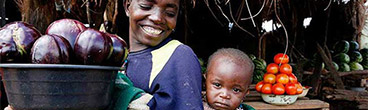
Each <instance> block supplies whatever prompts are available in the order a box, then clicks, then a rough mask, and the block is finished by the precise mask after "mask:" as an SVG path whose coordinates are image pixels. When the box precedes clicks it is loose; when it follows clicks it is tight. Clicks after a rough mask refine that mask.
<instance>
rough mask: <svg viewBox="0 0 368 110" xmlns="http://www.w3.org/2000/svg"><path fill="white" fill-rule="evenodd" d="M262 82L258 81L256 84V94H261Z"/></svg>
mask: <svg viewBox="0 0 368 110" xmlns="http://www.w3.org/2000/svg"><path fill="white" fill-rule="evenodd" d="M263 84H264V82H263V81H259V82H258V83H257V84H256V91H257V92H261V91H262V86H263Z"/></svg>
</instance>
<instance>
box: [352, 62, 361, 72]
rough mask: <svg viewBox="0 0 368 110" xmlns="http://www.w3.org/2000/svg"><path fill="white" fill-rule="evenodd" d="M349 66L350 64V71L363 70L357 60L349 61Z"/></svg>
mask: <svg viewBox="0 0 368 110" xmlns="http://www.w3.org/2000/svg"><path fill="white" fill-rule="evenodd" d="M349 66H350V70H351V71H354V70H363V66H362V65H361V64H359V63H358V62H351V63H349Z"/></svg>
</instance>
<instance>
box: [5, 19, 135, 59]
mask: <svg viewBox="0 0 368 110" xmlns="http://www.w3.org/2000/svg"><path fill="white" fill-rule="evenodd" d="M127 55H128V47H127V44H126V42H125V41H124V40H123V39H122V38H121V37H119V36H117V35H115V34H109V33H105V32H101V31H98V30H95V29H92V28H87V27H85V26H84V24H83V23H81V22H79V21H77V20H73V19H60V20H57V21H54V22H53V23H51V24H50V25H49V26H48V28H47V30H46V32H45V34H44V35H42V34H41V33H40V32H39V31H38V30H37V29H36V28H35V27H33V26H32V25H29V24H27V23H24V22H21V21H18V22H12V23H9V24H7V25H5V26H4V27H2V28H1V29H0V62H1V63H35V64H83V65H108V66H121V65H122V63H123V62H124V60H125V59H126V57H127Z"/></svg>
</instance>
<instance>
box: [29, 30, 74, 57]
mask: <svg viewBox="0 0 368 110" xmlns="http://www.w3.org/2000/svg"><path fill="white" fill-rule="evenodd" d="M72 52H73V50H72V48H71V46H70V44H69V42H68V40H66V39H65V38H64V37H61V36H58V35H43V36H41V37H40V38H39V39H38V40H37V41H36V42H35V43H34V44H33V47H32V50H31V60H32V63H37V64H68V63H69V62H70V59H71V54H72Z"/></svg>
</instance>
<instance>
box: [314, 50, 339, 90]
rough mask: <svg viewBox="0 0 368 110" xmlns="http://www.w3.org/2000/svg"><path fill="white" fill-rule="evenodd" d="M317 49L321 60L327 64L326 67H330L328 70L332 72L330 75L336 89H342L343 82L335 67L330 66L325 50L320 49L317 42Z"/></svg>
mask: <svg viewBox="0 0 368 110" xmlns="http://www.w3.org/2000/svg"><path fill="white" fill-rule="evenodd" d="M317 50H318V52H319V54H320V55H321V57H322V59H323V61H324V62H325V64H326V65H327V67H329V68H330V71H331V72H332V77H333V79H334V80H335V81H336V87H337V89H344V88H345V87H344V83H343V82H342V80H341V77H340V76H339V75H338V73H337V70H336V68H335V67H334V66H332V60H331V59H329V58H328V57H327V56H326V53H325V51H324V50H323V49H322V47H321V46H320V45H319V44H317Z"/></svg>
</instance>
